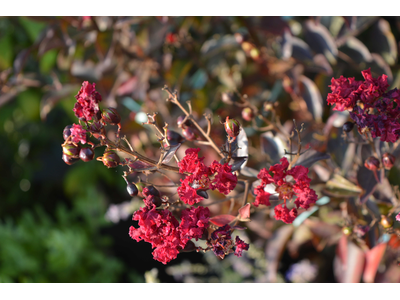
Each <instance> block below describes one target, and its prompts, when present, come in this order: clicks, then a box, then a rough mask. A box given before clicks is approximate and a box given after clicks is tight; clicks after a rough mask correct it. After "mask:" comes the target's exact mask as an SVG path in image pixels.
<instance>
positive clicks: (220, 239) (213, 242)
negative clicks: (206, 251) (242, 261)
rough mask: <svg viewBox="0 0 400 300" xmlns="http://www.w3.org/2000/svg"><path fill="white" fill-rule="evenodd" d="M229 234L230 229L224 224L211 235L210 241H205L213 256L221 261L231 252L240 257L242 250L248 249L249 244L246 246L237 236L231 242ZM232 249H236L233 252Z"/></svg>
mask: <svg viewBox="0 0 400 300" xmlns="http://www.w3.org/2000/svg"><path fill="white" fill-rule="evenodd" d="M231 233H232V228H231V227H230V226H229V225H228V224H226V225H224V226H222V227H219V228H218V229H217V230H215V231H214V232H213V233H211V239H210V240H208V241H207V246H208V247H211V248H212V250H213V252H214V254H215V255H216V256H218V257H219V258H221V259H224V258H225V255H228V254H230V253H233V252H235V255H236V256H237V257H241V256H242V252H243V250H248V249H249V244H246V243H245V242H244V241H242V240H241V239H240V238H239V237H238V236H236V241H235V242H233V240H232V236H231ZM233 247H236V249H235V251H233Z"/></svg>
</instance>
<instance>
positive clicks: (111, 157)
mask: <svg viewBox="0 0 400 300" xmlns="http://www.w3.org/2000/svg"><path fill="white" fill-rule="evenodd" d="M102 161H103V164H104V165H105V166H106V167H107V168H115V167H116V166H118V165H119V162H120V159H119V156H118V154H117V153H115V152H114V151H112V150H106V151H105V152H104V154H103V157H102Z"/></svg>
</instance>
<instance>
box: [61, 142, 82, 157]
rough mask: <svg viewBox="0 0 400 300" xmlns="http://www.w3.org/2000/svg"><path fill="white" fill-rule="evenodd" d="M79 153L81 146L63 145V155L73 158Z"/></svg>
mask: <svg viewBox="0 0 400 300" xmlns="http://www.w3.org/2000/svg"><path fill="white" fill-rule="evenodd" d="M80 151H81V146H80V145H79V144H77V145H76V146H75V145H74V144H72V143H68V144H65V145H63V153H64V154H66V155H69V156H72V157H74V158H78V157H79V152H80Z"/></svg>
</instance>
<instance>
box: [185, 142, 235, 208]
mask: <svg viewBox="0 0 400 300" xmlns="http://www.w3.org/2000/svg"><path fill="white" fill-rule="evenodd" d="M199 151H200V148H197V149H187V150H186V152H185V154H186V155H185V157H184V158H183V159H182V160H181V161H180V162H179V163H178V166H179V172H180V173H191V175H187V176H186V178H185V179H181V186H180V187H178V189H177V191H178V195H179V198H180V199H181V200H182V201H183V202H184V203H186V204H189V205H193V204H195V203H198V202H200V201H201V200H203V197H201V196H199V195H198V194H197V191H198V190H207V189H212V190H218V191H219V192H220V193H222V194H224V195H227V194H229V193H230V192H231V191H232V190H233V189H234V188H235V187H236V184H237V176H236V175H235V174H233V173H232V167H231V166H229V165H228V164H227V163H225V164H220V163H219V162H217V161H214V162H213V163H212V164H211V166H210V167H208V166H206V165H205V164H204V163H203V160H204V157H201V158H199V157H198V153H199ZM211 176H214V178H213V179H210V177H211Z"/></svg>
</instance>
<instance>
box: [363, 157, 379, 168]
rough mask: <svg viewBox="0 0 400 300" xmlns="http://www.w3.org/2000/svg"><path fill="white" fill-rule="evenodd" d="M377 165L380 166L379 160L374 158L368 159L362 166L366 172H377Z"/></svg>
mask: <svg viewBox="0 0 400 300" xmlns="http://www.w3.org/2000/svg"><path fill="white" fill-rule="evenodd" d="M379 165H380V163H379V160H378V159H377V158H376V157H374V156H370V157H368V158H367V160H366V161H365V163H364V166H365V167H366V168H367V169H368V170H371V171H376V170H378V169H379Z"/></svg>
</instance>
